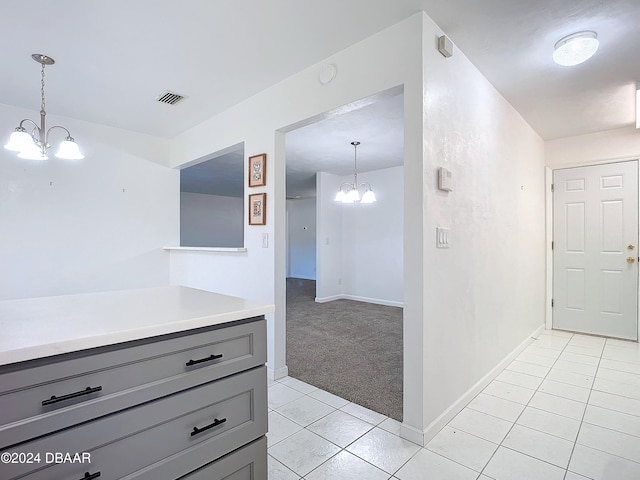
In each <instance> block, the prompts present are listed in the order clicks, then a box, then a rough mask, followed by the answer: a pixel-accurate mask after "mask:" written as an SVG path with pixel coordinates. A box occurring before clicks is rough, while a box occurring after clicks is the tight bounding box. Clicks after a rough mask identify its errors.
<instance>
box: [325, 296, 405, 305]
mask: <svg viewBox="0 0 640 480" xmlns="http://www.w3.org/2000/svg"><path fill="white" fill-rule="evenodd" d="M334 300H355V301H356V302H365V303H374V304H376V305H385V306H387V307H400V308H402V307H404V303H403V302H396V301H393V300H382V299H380V298H369V297H358V296H357V295H331V296H329V297H316V303H326V302H332V301H334Z"/></svg>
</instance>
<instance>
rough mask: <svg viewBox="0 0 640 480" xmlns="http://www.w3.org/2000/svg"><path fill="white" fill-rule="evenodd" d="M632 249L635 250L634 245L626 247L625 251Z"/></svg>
mask: <svg viewBox="0 0 640 480" xmlns="http://www.w3.org/2000/svg"><path fill="white" fill-rule="evenodd" d="M634 248H636V247H635V246H634V245H627V250H633V249H634Z"/></svg>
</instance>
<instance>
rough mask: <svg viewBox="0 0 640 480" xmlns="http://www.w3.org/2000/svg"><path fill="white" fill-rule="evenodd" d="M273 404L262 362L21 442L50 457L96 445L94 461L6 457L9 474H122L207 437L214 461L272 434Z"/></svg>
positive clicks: (61, 479) (43, 478)
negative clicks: (270, 404) (17, 460)
mask: <svg viewBox="0 0 640 480" xmlns="http://www.w3.org/2000/svg"><path fill="white" fill-rule="evenodd" d="M266 405H267V380H266V367H264V366H262V367H258V368H254V369H252V370H249V371H247V372H244V373H239V374H236V375H233V376H230V377H227V378H224V379H222V380H218V381H215V382H211V383H208V384H205V385H202V386H200V387H197V388H193V389H190V390H187V391H183V392H180V393H177V394H175V395H171V396H168V397H165V398H163V399H160V400H157V401H154V402H151V403H148V404H145V405H140V406H137V407H134V408H130V409H128V410H125V411H123V412H120V413H118V414H115V415H110V416H106V417H103V418H100V419H97V420H94V421H92V422H88V423H85V424H82V425H78V426H76V427H74V428H71V429H68V430H63V431H60V432H58V433H54V434H51V435H47V436H45V437H42V438H39V439H36V440H33V441H30V442H27V443H24V444H21V445H19V446H17V447H15V448H12V449H11V451H12V452H17V453H29V454H32V455H36V454H40V458H41V459H43V460H44V459H45V458H46V455H47V452H63V453H70V454H72V455H73V454H75V453H80V454H82V453H83V452H88V453H89V454H90V457H91V462H90V463H84V464H82V463H76V464H74V463H61V464H55V465H43V464H42V463H40V464H26V465H25V464H5V465H3V466H2V468H3V475H5V476H4V477H3V478H8V479H15V478H18V477H20V478H22V477H21V476H22V475H25V474H28V473H31V474H30V475H29V476H28V477H27V478H28V479H29V480H51V479H52V478H55V479H56V480H79V479H81V478H82V477H83V475H84V473H85V472H89V473H90V474H95V473H96V472H100V477H99V478H100V480H111V479H113V480H115V479H119V478H121V477H123V476H126V475H129V474H131V473H132V472H136V471H138V470H140V469H143V468H144V467H147V466H149V465H151V464H153V463H156V462H160V461H161V460H163V459H166V458H168V457H170V456H172V455H175V454H178V453H180V452H183V451H185V450H188V449H189V448H191V447H194V446H196V445H198V444H200V443H204V442H206V445H207V448H208V451H209V455H210V457H209V461H210V460H213V459H215V458H218V457H220V456H222V455H225V454H227V453H230V452H232V451H233V450H235V449H237V448H239V447H240V446H242V445H244V444H246V443H249V442H251V441H253V440H255V439H257V438H259V437H260V436H262V435H264V434H265V433H266V431H267V407H266ZM43 467H44V468H43ZM193 468H194V467H193V466H192V468H191V470H193ZM163 478H164V477H163Z"/></svg>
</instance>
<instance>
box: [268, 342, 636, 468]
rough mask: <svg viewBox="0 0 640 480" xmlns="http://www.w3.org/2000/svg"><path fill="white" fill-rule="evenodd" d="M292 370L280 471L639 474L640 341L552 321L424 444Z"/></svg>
mask: <svg viewBox="0 0 640 480" xmlns="http://www.w3.org/2000/svg"><path fill="white" fill-rule="evenodd" d="M399 431H400V424H399V423H398V422H397V421H395V420H393V419H390V418H387V417H385V416H384V415H381V414H379V413H376V412H373V411H371V410H367V409H366V408H363V407H361V406H359V405H355V404H353V403H350V402H348V401H347V400H344V399H342V398H339V397H336V396H335V395H332V394H330V393H328V392H325V391H323V390H319V389H317V388H315V387H313V386H311V385H308V384H306V383H303V382H300V381H298V380H296V379H294V378H291V377H287V378H284V379H282V380H280V381H276V382H271V383H270V385H269V433H268V435H267V439H268V449H269V450H268V452H269V480H300V479H305V480H333V479H335V480H351V479H357V480H378V479H379V480H389V479H394V480H422V479H425V480H427V479H428V480H440V479H442V480H467V479H468V480H491V479H494V480H585V479H593V480H639V479H640V348H639V346H638V344H637V343H631V342H624V341H620V340H611V339H604V338H599V337H590V336H586V335H578V334H571V333H565V332H556V331H545V332H544V333H542V334H541V335H540V336H539V337H538V338H537V339H536V340H535V341H534V342H533V343H532V344H531V345H530V346H528V347H527V348H526V350H524V352H523V353H522V354H520V355H519V356H518V358H517V359H515V360H514V361H513V362H512V363H511V364H510V365H509V366H508V367H507V368H506V369H505V370H504V371H502V372H501V373H500V375H498V377H497V378H496V379H495V380H494V381H493V382H492V383H491V384H489V385H488V386H487V387H486V388H485V389H484V390H483V391H482V393H480V394H479V395H478V396H477V397H476V398H474V399H473V400H472V401H471V402H470V403H469V404H468V405H467V406H466V408H465V409H464V410H462V411H461V412H460V413H459V414H458V415H457V416H456V417H455V418H454V419H453V420H451V422H449V424H448V425H447V426H445V427H444V428H443V429H442V430H441V431H440V432H439V433H438V434H437V435H436V436H435V437H434V438H433V439H432V440H431V441H430V442H429V443H428V445H427V446H426V447H424V448H422V447H420V446H418V445H416V444H414V443H412V442H409V441H407V440H404V439H402V438H400V436H399Z"/></svg>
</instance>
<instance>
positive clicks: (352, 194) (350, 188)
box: [335, 142, 376, 203]
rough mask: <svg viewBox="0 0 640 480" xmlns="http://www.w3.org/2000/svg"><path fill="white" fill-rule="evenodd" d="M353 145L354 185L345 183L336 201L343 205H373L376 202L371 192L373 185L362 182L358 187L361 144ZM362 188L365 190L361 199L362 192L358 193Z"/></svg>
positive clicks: (340, 188)
mask: <svg viewBox="0 0 640 480" xmlns="http://www.w3.org/2000/svg"><path fill="white" fill-rule="evenodd" d="M351 145H353V183H350V182H343V183H342V185H340V187H339V188H338V193H337V194H336V198H335V201H336V202H342V203H373V202H375V201H376V196H375V194H374V193H373V190H371V184H369V183H368V182H362V183H361V184H359V185H358V164H357V158H358V155H357V152H358V145H360V142H351ZM360 187H363V188H364V193H363V194H362V197H360V192H359V191H358V190H359V189H360Z"/></svg>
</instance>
